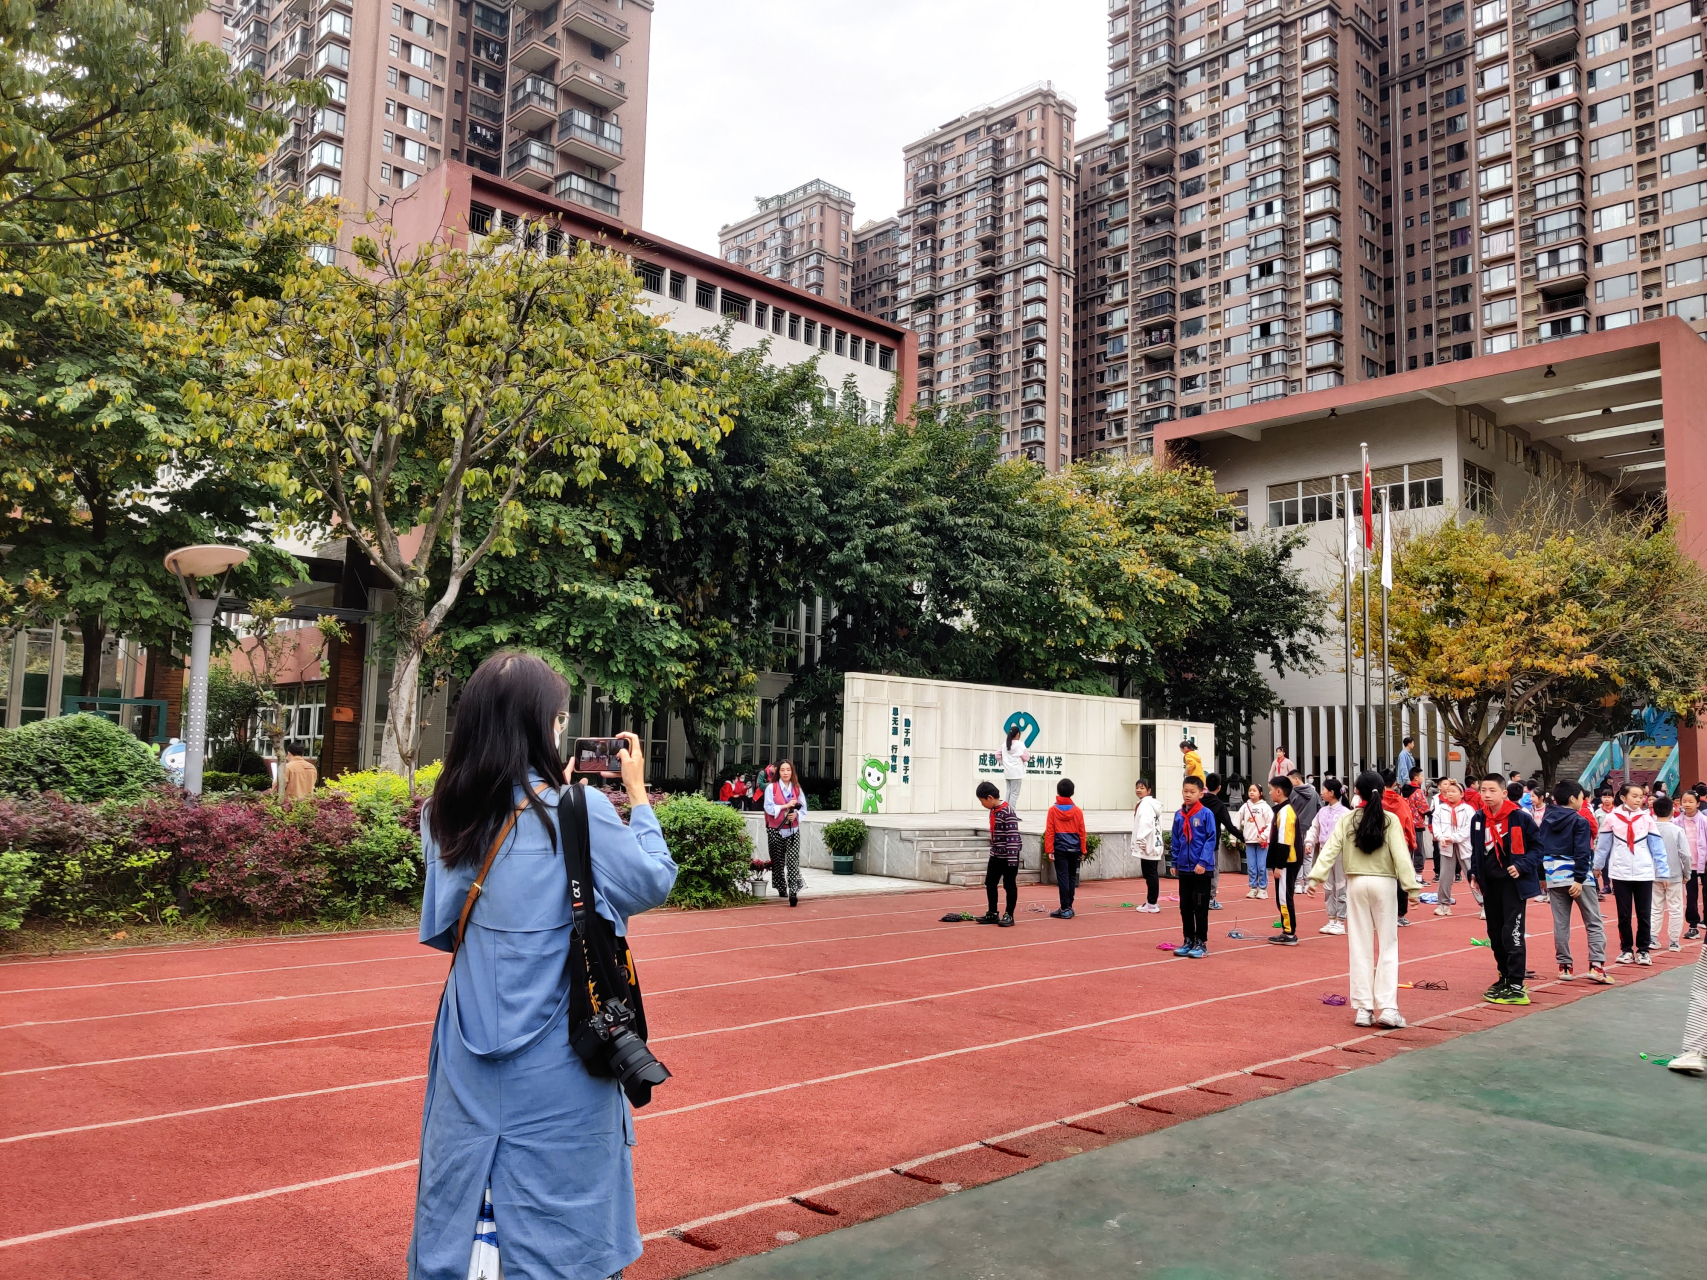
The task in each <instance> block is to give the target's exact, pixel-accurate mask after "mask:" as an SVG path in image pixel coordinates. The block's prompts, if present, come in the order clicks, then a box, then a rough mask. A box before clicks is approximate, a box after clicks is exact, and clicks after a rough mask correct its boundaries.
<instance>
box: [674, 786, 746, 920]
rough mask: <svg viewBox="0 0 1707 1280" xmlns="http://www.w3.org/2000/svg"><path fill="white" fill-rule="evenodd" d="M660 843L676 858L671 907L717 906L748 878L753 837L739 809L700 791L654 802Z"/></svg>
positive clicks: (735, 898)
mask: <svg viewBox="0 0 1707 1280" xmlns="http://www.w3.org/2000/svg"><path fill="white" fill-rule="evenodd" d="M657 814H658V825H659V826H660V827H662V828H663V831H664V843H665V844H667V845H669V847H670V857H672V858H674V859H675V862H676V869H677V870H676V887H675V888H674V889H672V890H671V891H670V903H669V905H671V906H672V907H720V906H723V905H725V904H726V903H729V902H735V901H738V900H739V899H740V898H741V897H742V896H743V893H742V889H741V885H742V884H744V883H745V882H746V881H747V880H749V879H751V878H752V873H753V872H752V868H753V842H752V839H751V838H750V837H749V836H748V835H747V824H746V822H745V821H743V820H742V818H741V815H740V814H739V813H737V812H735V810H733V809H731V808H730V807H729V806H728V805H725V804H713V803H712V802H711V801H710V800H707V799H706V798H705V797H704V796H701V795H691V794H690V795H680V796H671V797H670V798H669V799H668V800H665V801H664V802H663V803H662V804H660V805H658V806H657Z"/></svg>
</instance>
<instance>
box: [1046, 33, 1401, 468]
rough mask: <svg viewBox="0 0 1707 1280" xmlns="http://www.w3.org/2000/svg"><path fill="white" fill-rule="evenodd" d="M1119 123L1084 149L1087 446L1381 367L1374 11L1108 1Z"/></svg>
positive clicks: (1078, 440) (1083, 405)
mask: <svg viewBox="0 0 1707 1280" xmlns="http://www.w3.org/2000/svg"><path fill="white" fill-rule="evenodd" d="M1108 36H1109V63H1110V71H1109V90H1108V105H1109V121H1110V123H1109V129H1108V133H1107V137H1106V141H1099V143H1098V148H1099V149H1100V148H1101V147H1103V146H1106V148H1107V150H1106V153H1105V154H1102V155H1088V154H1082V155H1081V157H1080V159H1081V163H1080V165H1079V174H1080V184H1079V192H1078V199H1079V209H1078V229H1079V231H1080V234H1081V236H1082V237H1084V240H1083V243H1082V247H1081V256H1082V258H1083V259H1084V260H1085V261H1086V262H1088V264H1089V265H1088V267H1087V268H1086V269H1087V271H1088V272H1089V274H1088V275H1087V276H1086V278H1085V279H1084V280H1083V281H1082V282H1081V287H1080V294H1081V303H1080V306H1081V312H1080V316H1079V331H1080V333H1079V338H1078V340H1077V341H1078V349H1077V350H1076V351H1075V353H1074V362H1075V373H1076V375H1077V381H1078V385H1079V389H1078V391H1077V393H1076V395H1075V400H1076V401H1078V403H1076V404H1075V406H1074V417H1075V419H1076V421H1075V425H1074V428H1073V432H1074V435H1075V448H1076V449H1077V450H1079V451H1080V452H1086V451H1093V450H1095V449H1096V448H1098V447H1103V448H1110V447H1119V448H1123V449H1128V450H1131V451H1137V452H1144V451H1147V450H1146V448H1145V444H1144V441H1145V438H1146V437H1147V436H1149V435H1150V434H1151V433H1152V431H1153V429H1154V426H1155V424H1156V423H1157V422H1162V421H1167V420H1169V419H1171V418H1174V417H1195V416H1197V415H1199V414H1203V413H1207V412H1213V411H1215V410H1217V409H1223V408H1236V407H1239V406H1242V405H1246V404H1251V403H1259V402H1261V401H1265V400H1274V399H1279V398H1280V397H1282V396H1285V395H1288V394H1291V393H1294V392H1298V391H1301V390H1318V389H1322V388H1326V387H1332V386H1338V385H1340V384H1341V383H1343V382H1353V381H1359V380H1362V379H1365V378H1373V377H1377V376H1380V375H1381V374H1382V373H1384V372H1385V371H1386V364H1387V361H1388V360H1389V359H1390V358H1391V356H1390V355H1389V354H1388V350H1387V345H1386V336H1387V330H1388V325H1387V322H1386V310H1385V308H1386V306H1387V303H1386V302H1385V301H1384V300H1383V285H1384V277H1383V268H1384V263H1383V258H1384V245H1383V218H1382V212H1383V211H1382V191H1381V185H1380V184H1381V182H1382V163H1381V159H1380V157H1381V145H1380V143H1381V138H1380V134H1379V132H1378V131H1379V129H1380V126H1381V114H1382V108H1381V105H1380V102H1379V97H1380V79H1379V77H1380V69H1381V64H1382V61H1383V55H1382V50H1381V48H1380V43H1379V36H1378V34H1377V26H1376V22H1375V19H1374V18H1373V17H1372V16H1371V15H1370V13H1369V12H1368V11H1367V10H1365V9H1364V8H1363V6H1362V5H1361V4H1358V3H1355V0H1354V2H1353V3H1350V4H1344V3H1339V2H1338V0H1256V3H1254V4H1250V5H1247V6H1244V7H1242V8H1241V7H1237V6H1231V5H1228V6H1223V5H1222V4H1220V3H1215V2H1212V3H1203V2H1201V0H1183V2H1180V0H1148V2H1147V3H1146V0H1129V2H1123V0H1115V3H1113V4H1111V6H1110V12H1109V28H1108Z"/></svg>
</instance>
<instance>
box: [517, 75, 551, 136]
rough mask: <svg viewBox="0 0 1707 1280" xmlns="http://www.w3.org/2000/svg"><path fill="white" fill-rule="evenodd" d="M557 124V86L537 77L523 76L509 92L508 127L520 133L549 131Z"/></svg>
mask: <svg viewBox="0 0 1707 1280" xmlns="http://www.w3.org/2000/svg"><path fill="white" fill-rule="evenodd" d="M556 123H557V86H556V85H554V84H552V83H551V81H549V80H542V79H540V78H539V77H538V76H525V77H523V78H522V79H521V80H520V81H518V82H517V84H516V86H515V87H514V88H513V89H511V90H510V127H511V128H512V129H517V130H519V131H520V132H522V133H535V132H538V131H539V130H540V129H549V128H550V127H551V126H552V125H554V124H556Z"/></svg>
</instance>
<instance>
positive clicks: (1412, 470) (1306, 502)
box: [1268, 458, 1446, 529]
mask: <svg viewBox="0 0 1707 1280" xmlns="http://www.w3.org/2000/svg"><path fill="white" fill-rule="evenodd" d="M1369 478H1370V483H1371V495H1372V498H1373V502H1372V506H1373V509H1374V510H1376V511H1406V510H1412V511H1416V510H1422V509H1423V508H1425V507H1438V506H1443V505H1444V504H1445V502H1446V490H1445V481H1444V473H1443V472H1442V469H1441V460H1440V459H1439V458H1435V459H1434V460H1433V461H1430V462H1407V463H1402V464H1400V465H1398V466H1393V467H1377V468H1375V469H1374V470H1373V471H1371V472H1370V476H1369ZM1336 488H1338V489H1339V492H1338V494H1337V496H1336V493H1335V490H1336ZM1345 509H1346V494H1345V491H1344V489H1343V488H1340V479H1339V477H1337V476H1318V477H1317V478H1315V479H1313V480H1295V481H1292V482H1291V483H1290V484H1271V485H1270V486H1269V487H1268V523H1269V526H1270V527H1271V528H1275V529H1281V528H1285V527H1287V526H1288V525H1297V524H1316V523H1319V522H1321V521H1324V520H1339V519H1343V518H1344V516H1345ZM1351 511H1352V514H1353V515H1354V516H1361V515H1362V514H1363V491H1362V490H1361V489H1359V488H1357V487H1356V482H1355V481H1354V482H1353V487H1352V491H1351Z"/></svg>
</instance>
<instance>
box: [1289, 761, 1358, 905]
mask: <svg viewBox="0 0 1707 1280" xmlns="http://www.w3.org/2000/svg"><path fill="white" fill-rule="evenodd" d="M1322 798H1323V800H1324V801H1326V803H1325V804H1323V805H1322V807H1321V808H1320V809H1318V810H1317V811H1316V820H1315V821H1314V822H1312V823H1311V824H1310V829H1309V830H1308V831H1306V832H1305V833H1304V858H1305V866H1306V867H1307V868H1309V870H1308V871H1305V872H1302V873H1300V874H1302V875H1303V876H1304V877H1305V879H1306V883H1305V885H1304V892H1305V893H1306V894H1313V893H1315V892H1316V886H1317V885H1318V884H1325V885H1326V886H1327V892H1326V894H1325V895H1324V896H1325V899H1326V906H1327V908H1328V922H1327V923H1326V924H1324V925H1323V926H1322V927H1321V928H1320V929H1319V930H1317V932H1318V933H1326V934H1329V935H1339V934H1343V933H1344V932H1345V928H1346V926H1345V921H1346V896H1345V895H1346V878H1345V863H1344V862H1343V861H1338V862H1335V863H1333V864H1332V865H1331V866H1329V867H1328V874H1327V876H1326V877H1325V878H1323V879H1321V880H1317V879H1315V870H1316V864H1315V858H1316V857H1317V856H1318V855H1319V854H1320V853H1321V851H1322V850H1323V849H1326V848H1327V847H1328V840H1329V839H1330V838H1331V837H1332V836H1333V834H1334V828H1335V827H1337V826H1338V825H1339V821H1340V819H1341V818H1343V817H1345V815H1346V814H1348V813H1350V812H1351V810H1350V809H1348V808H1346V806H1345V783H1343V782H1341V781H1340V780H1339V779H1338V778H1325V779H1323V780H1322Z"/></svg>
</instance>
